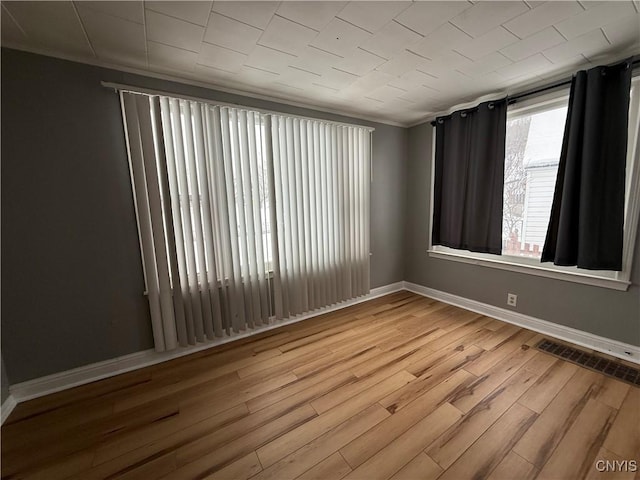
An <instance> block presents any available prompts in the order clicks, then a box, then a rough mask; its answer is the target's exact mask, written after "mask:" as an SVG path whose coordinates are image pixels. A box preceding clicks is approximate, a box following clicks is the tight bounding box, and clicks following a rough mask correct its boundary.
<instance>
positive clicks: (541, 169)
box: [502, 97, 568, 259]
mask: <svg viewBox="0 0 640 480" xmlns="http://www.w3.org/2000/svg"><path fill="white" fill-rule="evenodd" d="M567 101H568V99H567V98H566V97H564V98H562V99H560V100H557V101H551V102H550V103H546V102H545V103H542V104H540V103H537V104H534V105H532V106H528V107H520V108H518V109H510V110H509V112H508V113H507V139H506V146H505V160H504V196H503V208H502V255H508V256H516V257H531V258H538V259H539V258H540V256H541V255H542V247H543V246H544V240H545V236H546V234H547V227H548V224H549V216H550V214H551V203H552V201H553V191H554V187H555V181H556V174H557V172H558V164H559V163H560V150H561V148H562V133H563V130H564V123H565V119H566V117H567Z"/></svg>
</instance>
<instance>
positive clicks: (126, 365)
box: [2, 282, 640, 422]
mask: <svg viewBox="0 0 640 480" xmlns="http://www.w3.org/2000/svg"><path fill="white" fill-rule="evenodd" d="M400 290H408V291H410V292H414V293H417V294H419V295H423V296H426V297H430V298H434V299H436V300H439V301H441V302H445V303H449V304H451V305H456V306H458V307H461V308H464V309H467V310H471V311H473V312H477V313H481V314H483V315H487V316H490V317H492V318H496V319H498V320H502V321H504V322H507V323H512V324H514V325H518V326H521V327H524V328H528V329H530V330H533V331H536V332H539V333H543V334H545V335H549V336H551V337H555V338H558V339H560V340H565V341H568V342H571V343H574V344H576V345H581V346H583V347H586V348H589V349H593V350H597V351H599V352H603V353H607V354H609V355H613V356H615V357H618V358H623V359H625V360H629V361H631V362H635V363H640V347H637V346H634V345H629V344H626V343H623V342H618V341H616V340H611V339H608V338H604V337H600V336H597V335H593V334H591V333H587V332H583V331H580V330H576V329H574V328H569V327H565V326H562V325H558V324H555V323H552V322H548V321H545V320H540V319H538V318H534V317H530V316H528V315H523V314H522V313H518V312H513V311H510V310H506V309H503V308H499V307H495V306H493V305H489V304H486V303H482V302H477V301H475V300H469V299H467V298H464V297H459V296H457V295H452V294H450V293H446V292H442V291H439V290H434V289H432V288H427V287H423V286H422V285H417V284H415V283H411V282H397V283H393V284H390V285H385V286H383V287H378V288H374V289H372V290H371V292H370V293H369V294H368V295H363V296H362V297H358V298H355V299H353V300H349V301H346V302H342V303H340V304H338V305H333V306H331V307H327V308H324V309H321V310H317V311H315V312H312V313H309V314H306V315H300V316H298V317H295V318H292V319H288V320H285V321H281V322H277V323H273V324H270V325H265V326H262V327H258V328H256V329H253V330H250V331H248V332H243V333H239V334H236V335H233V336H230V337H225V338H221V339H217V340H214V341H211V342H207V343H204V344H200V345H197V346H195V347H186V348H179V349H176V350H172V351H170V352H156V351H155V350H145V351H142V352H136V353H132V354H129V355H124V356H121V357H117V358H113V359H110V360H105V361H103V362H97V363H92V364H90V365H85V366H82V367H78V368H74V369H71V370H67V371H64V372H60V373H54V374H52V375H47V376H45V377H41V378H36V379H34V380H29V381H26V382H21V383H17V384H15V385H11V387H10V388H9V391H10V392H11V395H9V397H8V398H7V400H6V401H5V403H4V404H3V405H2V421H3V422H4V420H5V418H6V417H8V416H9V413H11V411H12V410H13V408H14V407H15V406H16V404H18V403H20V402H24V401H27V400H31V399H33V398H38V397H42V396H44V395H49V394H51V393H55V392H59V391H62V390H67V389H69V388H73V387H77V386H79V385H84V384H87V383H91V382H95V381H97V380H102V379H104V378H108V377H113V376H115V375H119V374H121V373H126V372H130V371H132V370H137V369H140V368H144V367H148V366H150V365H155V364H157V363H161V362H166V361H168V360H172V359H174V358H178V357H182V356H185V355H190V354H192V353H195V352H198V351H201V350H206V349H208V348H212V347H215V346H218V345H222V344H225V343H228V342H233V341H235V340H239V339H241V338H244V337H248V336H250V335H255V334H256V333H261V332H266V331H268V330H272V329H274V328H278V327H282V326H284V325H289V324H292V323H297V322H301V321H303V320H307V319H309V318H313V317H316V316H318V315H323V314H325V313H329V312H333V311H336V310H340V309H342V308H345V307H348V306H351V305H355V304H358V303H362V302H366V301H368V300H372V299H374V298H377V297H381V296H383V295H388V294H389V293H393V292H398V291H400ZM627 352H628V353H627Z"/></svg>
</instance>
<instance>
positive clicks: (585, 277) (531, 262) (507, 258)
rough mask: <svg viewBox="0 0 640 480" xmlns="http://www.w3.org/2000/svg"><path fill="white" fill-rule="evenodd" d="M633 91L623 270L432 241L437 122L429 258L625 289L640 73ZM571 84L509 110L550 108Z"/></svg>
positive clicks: (638, 174) (639, 195) (639, 203)
mask: <svg viewBox="0 0 640 480" xmlns="http://www.w3.org/2000/svg"><path fill="white" fill-rule="evenodd" d="M632 87H633V95H632V97H631V100H630V105H629V119H630V123H629V132H630V135H629V140H628V149H627V176H626V180H625V183H626V185H625V215H624V233H623V235H624V237H623V238H624V239H623V252H622V271H620V272H613V271H600V270H585V269H578V268H577V267H562V266H558V265H554V264H552V263H550V262H545V263H542V262H540V260H539V259H537V258H529V257H519V256H515V255H499V256H498V255H490V254H486V253H477V252H470V251H468V250H456V249H453V248H449V247H444V246H442V245H433V244H432V231H433V194H434V182H435V178H434V175H435V150H436V135H435V126H434V127H433V130H432V137H431V138H432V140H431V189H430V193H429V199H430V209H429V210H430V211H429V238H428V239H427V244H428V248H427V254H428V256H429V257H430V258H436V259H441V260H448V261H455V262H462V263H467V264H472V265H480V266H483V267H489V268H496V269H500V270H507V271H512V272H518V273H524V274H527V275H535V276H540V277H546V278H554V279H558V280H564V281H568V282H572V283H580V284H586V285H593V286H597V287H603V288H609V289H614V290H620V291H626V290H628V288H629V286H630V285H631V281H630V278H631V268H632V264H633V255H634V249H635V243H636V238H637V233H638V217H640V145H639V142H640V133H639V130H640V128H639V127H640V73H635V74H634V76H633V78H632ZM568 97H569V88H568V87H565V88H561V89H558V90H554V91H552V92H550V93H545V94H543V95H538V96H535V97H532V98H530V99H527V100H525V101H522V102H519V104H516V105H518V106H517V107H513V109H512V110H510V112H509V114H510V115H515V116H516V118H517V116H522V115H526V114H532V113H535V112H539V111H544V110H546V109H550V108H552V107H553V106H557V105H558V104H560V103H562V102H563V101H566V99H568Z"/></svg>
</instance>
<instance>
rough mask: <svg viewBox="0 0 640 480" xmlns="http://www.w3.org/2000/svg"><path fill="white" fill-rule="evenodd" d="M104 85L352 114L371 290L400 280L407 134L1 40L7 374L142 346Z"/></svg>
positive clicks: (146, 326)
mask: <svg viewBox="0 0 640 480" xmlns="http://www.w3.org/2000/svg"><path fill="white" fill-rule="evenodd" d="M101 80H104V81H112V82H120V83H126V84H130V85H137V86H141V87H147V88H156V89H161V90H167V91H173V92H176V93H182V94H187V95H192V96H198V97H204V98H210V99H212V100H219V101H224V102H232V103H239V104H243V105H247V106H253V107H256V108H265V109H271V110H277V111H281V112H286V113H293V114H300V115H308V116H314V117H318V118H325V119H331V120H338V121H346V122H353V123H360V124H365V125H369V126H373V127H375V128H376V131H375V132H374V134H373V151H374V152H375V153H374V163H373V171H374V180H373V185H372V190H371V206H372V211H373V212H374V214H373V215H372V225H371V237H372V252H373V257H372V260H371V262H372V263H371V286H372V287H377V286H381V285H386V284H389V283H393V282H398V281H401V280H402V279H403V260H402V246H403V241H404V238H403V228H402V222H403V212H404V200H405V196H404V191H403V188H404V187H403V184H404V173H405V163H406V143H407V142H406V139H407V130H406V129H403V128H398V127H392V126H388V125H382V124H375V123H371V122H364V121H360V120H356V119H352V118H347V117H341V116H338V115H331V114H326V113H322V112H317V111H311V110H306V109H302V108H297V107H291V106H287V105H280V104H275V103H271V102H267V101H262V100H257V99H252V98H247V97H241V96H237V95H232V94H227V93H222V92H216V91H213V90H207V89H203V88H197V87H192V86H188V85H184V84H177V83H172V82H167V81H163V80H158V79H152V78H148V77H142V76H138V75H133V74H128V73H124V72H119V71H114V70H107V69H102V68H97V67H92V66H88V65H83V64H78V63H73V62H67V61H62V60H58V59H53V58H49V57H44V56H39V55H33V54H28V53H24V52H18V51H13V50H7V49H3V50H2V227H3V228H2V260H3V265H2V300H3V302H2V353H3V357H4V360H5V363H6V370H7V372H8V373H9V376H10V378H11V381H12V383H17V382H22V381H25V380H29V379H32V378H36V377H40V376H43V375H47V374H51V373H55V372H60V371H64V370H68V369H70V368H74V367H78V366H81V365H86V364H89V363H93V362H98V361H101V360H106V359H111V358H114V357H117V356H120V355H125V354H128V353H133V352H137V351H141V350H145V349H148V348H151V347H152V345H153V341H152V335H151V326H150V320H149V312H148V306H147V302H146V299H145V298H144V297H143V296H142V291H143V279H142V270H141V266H140V252H139V247H138V237H137V232H136V225H135V217H134V210H133V203H132V194H131V186H130V182H129V171H128V165H127V156H126V148H125V144H124V138H123V129H122V120H121V115H120V108H119V103H118V97H117V95H116V94H115V93H114V92H113V91H112V90H108V89H106V88H104V87H102V86H101V85H100V81H101Z"/></svg>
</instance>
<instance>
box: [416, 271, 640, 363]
mask: <svg viewBox="0 0 640 480" xmlns="http://www.w3.org/2000/svg"><path fill="white" fill-rule="evenodd" d="M404 288H405V290H409V291H410V292H413V293H417V294H418V295H422V296H425V297H429V298H433V299H435V300H439V301H441V302H444V303H448V304H451V305H455V306H457V307H460V308H464V309H466V310H471V311H472V312H477V313H481V314H482V315H486V316H488V317H491V318H496V319H498V320H502V321H503V322H507V323H512V324H514V325H518V326H520V327H524V328H528V329H529V330H533V331H535V332H539V333H542V334H545V335H549V336H551V337H555V338H557V339H559V340H564V341H567V342H571V343H575V344H576V345H580V346H583V347H586V348H589V349H591V350H596V351H598V352H602V353H606V354H608V355H612V356H614V357H618V358H622V359H624V360H628V361H630V362H634V363H640V347H638V346H636V345H629V344H627V343H623V342H619V341H617V340H612V339H610V338H605V337H600V336H598V335H594V334H592V333H588V332H583V331H582V330H576V329H575V328H571V327H565V326H564V325H558V324H557V323H552V322H548V321H546V320H541V319H539V318H535V317H530V316H528V315H524V314H522V313H518V312H514V311H512V310H507V309H505V308H500V307H496V306H494V305H489V304H487V303H482V302H477V301H475V300H470V299H468V298H464V297H459V296H458V295H453V294H451V293H447V292H442V291H440V290H435V289H433V288H428V287H423V286H422V285H418V284H415V283H411V282H404Z"/></svg>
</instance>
